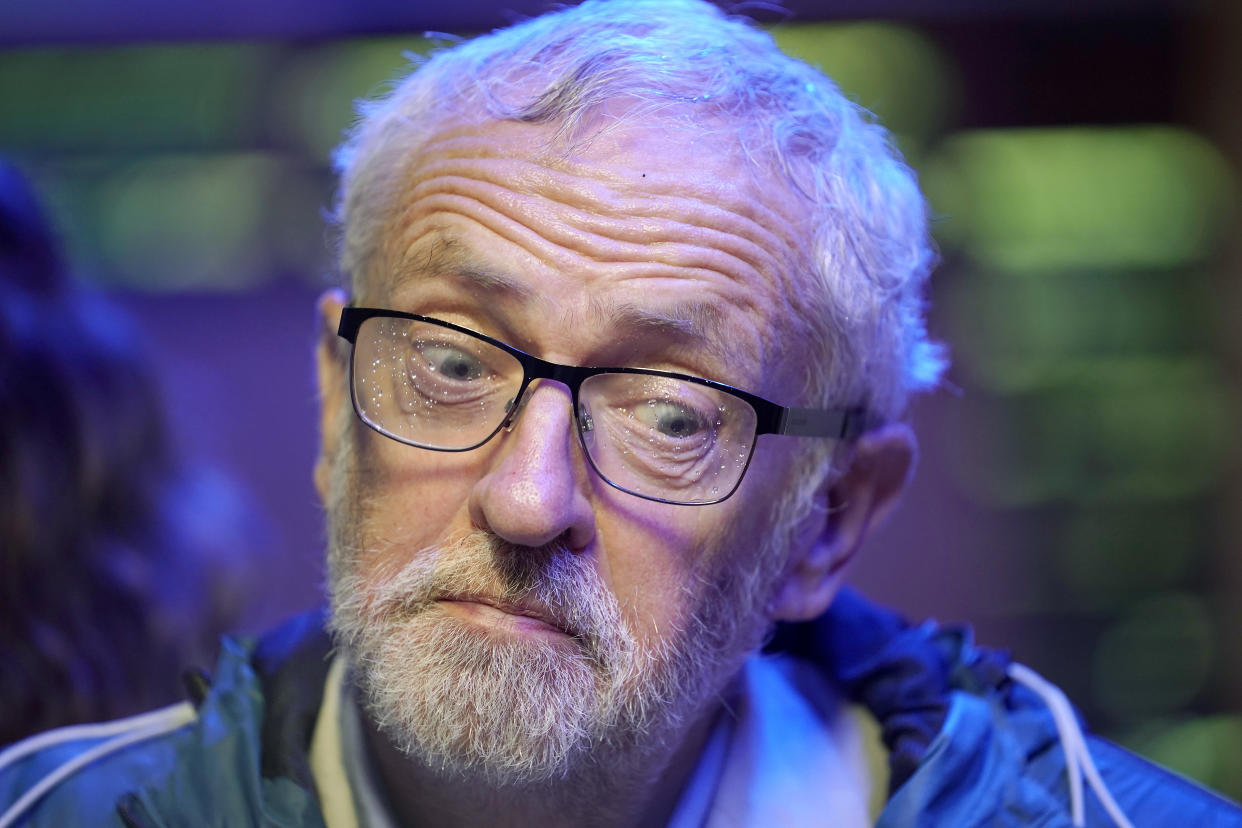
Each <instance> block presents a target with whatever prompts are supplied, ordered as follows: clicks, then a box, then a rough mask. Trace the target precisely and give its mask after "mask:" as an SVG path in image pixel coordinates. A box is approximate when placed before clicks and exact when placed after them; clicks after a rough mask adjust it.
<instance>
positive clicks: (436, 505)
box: [352, 430, 478, 566]
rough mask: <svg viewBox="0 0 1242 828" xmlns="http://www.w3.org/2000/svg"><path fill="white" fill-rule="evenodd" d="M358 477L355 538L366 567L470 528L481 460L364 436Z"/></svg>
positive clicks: (393, 559) (358, 453)
mask: <svg viewBox="0 0 1242 828" xmlns="http://www.w3.org/2000/svg"><path fill="white" fill-rule="evenodd" d="M355 445H356V451H355V457H356V458H357V462H356V464H355V468H354V473H353V476H352V477H353V481H354V482H353V486H354V492H355V496H354V498H353V504H354V508H353V509H352V511H353V519H354V520H355V521H356V522H357V525H356V527H354V531H353V532H352V534H353V535H354V537H356V538H357V542H356V546H357V547H358V548H359V549H360V551H362V555H361V556H360V560H361V562H362V563H363V564H364V565H370V566H376V565H380V564H382V563H392V564H398V565H399V564H400V563H402V562H403V561H404V560H405V559H408V557H409V556H410V555H413V554H415V553H416V552H418V551H419V550H421V549H424V548H426V547H428V546H430V545H432V544H435V543H438V542H440V541H443V540H444V539H445V538H446V537H448V536H449V535H451V534H453V533H464V532H465V531H466V530H467V529H468V528H469V527H468V519H467V518H466V513H467V510H466V503H467V500H468V497H469V494H470V488H471V486H472V485H473V483H474V481H475V480H477V479H478V471H477V468H476V466H477V463H478V458H473V457H470V456H468V455H471V454H474V452H466V453H463V454H451V453H445V452H434V451H427V450H424V449H418V448H415V447H413V446H406V445H402V444H401V443H397V442H395V441H393V440H389V439H387V438H384V437H382V436H380V435H378V434H375V435H373V433H370V432H369V430H368V432H365V433H362V434H361V435H359V439H358V440H357V442H356V444H355Z"/></svg>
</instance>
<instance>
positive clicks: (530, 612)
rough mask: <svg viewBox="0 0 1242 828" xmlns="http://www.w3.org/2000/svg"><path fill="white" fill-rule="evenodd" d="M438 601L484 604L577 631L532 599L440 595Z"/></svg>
mask: <svg viewBox="0 0 1242 828" xmlns="http://www.w3.org/2000/svg"><path fill="white" fill-rule="evenodd" d="M436 600H437V601H452V602H456V603H463V604H482V605H484V606H488V607H492V608H493V609H496V610H499V611H500V612H503V613H505V614H506V615H518V616H523V617H526V618H533V619H534V620H536V621H540V622H542V623H544V624H546V625H548V626H549V627H552V628H553V629H555V630H558V631H560V632H562V633H564V634H565V635H568V636H574V635H575V633H574V632H573V631H572V630H570V629H568V628H567V627H566V626H565V624H564V623H562V622H561V621H560V620H559V619H557V618H556V617H555V616H554V615H553V614H552V613H551V612H549V611H548V609H547V608H545V607H542V606H540V605H538V604H535V603H534V602H532V601H510V600H507V599H503V598H496V597H494V596H490V595H447V594H446V595H440V596H437V597H436Z"/></svg>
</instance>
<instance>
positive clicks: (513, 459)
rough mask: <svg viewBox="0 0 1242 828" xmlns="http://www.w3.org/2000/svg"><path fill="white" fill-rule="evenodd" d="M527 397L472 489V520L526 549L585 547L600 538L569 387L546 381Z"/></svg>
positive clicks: (538, 382) (497, 438)
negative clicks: (553, 545)
mask: <svg viewBox="0 0 1242 828" xmlns="http://www.w3.org/2000/svg"><path fill="white" fill-rule="evenodd" d="M527 394H528V395H529V397H528V399H527V400H526V401H525V404H524V405H523V406H522V408H521V409H520V410H519V411H518V412H517V414H516V418H517V419H516V421H515V422H514V424H513V428H512V431H510V432H509V433H503V432H502V433H501V434H498V435H497V436H496V437H493V438H492V439H493V440H499V441H501V444H500V445H499V446H497V448H496V454H495V455H494V456H493V457H492V458H491V460H490V466H489V468H488V470H487V472H486V473H485V474H484V475H483V477H481V478H480V479H479V481H478V482H477V483H476V484H475V486H474V488H473V489H472V491H471V494H470V517H471V519H472V520H473V522H474V523H475V525H476V526H479V527H480V528H483V529H487V530H490V531H492V532H494V533H495V534H496V535H498V536H500V537H502V538H504V539H505V540H507V541H509V542H510V543H513V544H516V545H519V546H542V545H544V544H546V543H551V542H553V541H555V540H558V539H560V540H561V541H562V542H563V543H565V544H567V545H568V546H569V548H570V549H582V548H584V547H586V545H587V544H589V543H590V542H591V540H592V539H594V537H595V512H594V509H593V508H592V505H591V502H590V500H589V498H588V496H587V491H588V487H589V486H590V479H589V474H590V472H589V471H588V470H587V467H586V462H585V459H584V458H583V457H582V450H581V447H580V446H579V445H578V441H577V438H576V434H575V433H574V424H573V422H572V420H573V412H572V400H571V398H570V394H569V389H567V388H566V387H565V386H563V385H561V384H560V383H551V382H548V381H546V380H539V381H537V383H536V384H535V385H534V387H533V388H532V389H531V390H529V391H528V392H527ZM519 404H521V403H520V401H519Z"/></svg>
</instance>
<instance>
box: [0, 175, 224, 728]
mask: <svg viewBox="0 0 1242 828" xmlns="http://www.w3.org/2000/svg"><path fill="white" fill-rule="evenodd" d="M221 507H226V508H227V503H226V502H225V500H224V499H222V498H221V491H220V490H219V489H218V488H213V486H212V485H210V483H209V482H208V483H206V484H205V483H204V479H201V478H198V477H196V476H194V475H189V474H186V473H184V472H183V471H182V470H180V469H179V468H178V466H177V464H176V463H175V462H174V458H173V453H172V451H171V449H170V443H169V437H168V433H167V430H166V427H165V423H164V420H163V415H162V410H161V407H160V399H159V397H158V393H157V389H156V385H155V383H154V380H153V377H152V375H151V373H150V371H149V369H148V367H147V365H146V364H145V362H144V361H143V360H142V359H141V355H140V351H139V349H138V346H137V344H136V342H135V341H134V338H133V335H132V333H131V331H130V329H129V326H128V325H127V323H126V322H125V320H124V319H122V318H121V317H120V316H118V315H117V314H116V312H115V311H113V310H112V309H111V308H110V307H108V306H107V305H106V304H105V303H104V302H103V301H102V300H100V299H99V298H97V297H94V296H92V295H90V294H87V293H84V292H82V291H80V290H79V289H77V288H76V287H75V286H74V285H73V284H72V283H71V282H70V280H69V279H68V277H67V275H66V271H65V267H64V265H63V262H62V260H61V255H60V253H59V248H58V245H57V243H56V239H55V237H54V233H53V231H52V229H51V227H50V225H49V223H48V222H47V221H46V220H45V218H44V215H43V212H42V211H41V209H40V207H39V205H38V202H37V199H36V198H35V196H34V193H33V192H32V190H31V188H30V186H29V185H28V184H27V183H26V181H25V179H24V178H23V177H22V176H21V175H20V174H19V173H18V172H17V171H16V170H15V169H14V168H13V167H11V166H9V165H7V164H4V163H3V162H0V665H2V666H0V744H5V743H7V742H11V741H14V740H16V739H18V738H21V737H23V736H25V735H28V734H30V733H33V732H37V731H39V730H43V729H46V728H48V727H52V726H59V725H63V724H70V723H75V722H83V721H99V720H104V719H109V718H116V717H118V716H122V715H127V714H130V713H136V712H139V711H142V710H146V709H150V708H151V707H152V706H156V705H160V704H165V703H170V702H173V701H177V700H179V699H180V698H182V697H183V693H182V692H181V689H180V673H181V670H182V669H183V668H184V667H186V666H188V665H194V664H198V665H202V666H210V665H211V663H212V661H213V660H214V653H215V649H216V643H215V642H216V638H217V635H218V634H219V633H220V632H221V631H222V630H223V629H224V628H226V627H228V626H229V625H230V624H231V623H232V622H233V621H234V620H235V619H236V616H237V614H238V610H239V608H240V602H239V599H238V598H237V595H238V594H239V593H238V591H237V590H236V589H235V587H236V586H237V584H238V583H240V581H231V580H230V579H231V577H232V576H234V575H236V574H237V571H236V566H235V561H236V554H235V552H234V551H232V550H228V549H221V548H220V546H221V545H220V544H219V543H218V540H219V538H217V537H213V534H212V533H213V531H216V530H219V528H220V525H219V524H217V525H216V526H215V527H212V526H210V525H208V524H209V523H210V521H211V520H212V517H213V516H214V517H218V516H219V515H218V514H217V513H218V512H219V511H220V508H221ZM213 545H214V547H215V548H213ZM230 556H232V559H231V560H230Z"/></svg>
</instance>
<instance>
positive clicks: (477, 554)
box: [369, 531, 631, 665]
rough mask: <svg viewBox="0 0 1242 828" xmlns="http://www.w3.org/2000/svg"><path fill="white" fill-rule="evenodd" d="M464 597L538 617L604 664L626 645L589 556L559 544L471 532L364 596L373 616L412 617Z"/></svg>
mask: <svg viewBox="0 0 1242 828" xmlns="http://www.w3.org/2000/svg"><path fill="white" fill-rule="evenodd" d="M463 599H464V600H473V601H479V602H482V603H488V604H492V605H494V606H498V607H500V608H502V609H505V610H506V611H511V612H517V613H520V614H526V615H532V616H534V617H537V618H540V619H542V620H544V621H546V622H547V623H549V624H551V625H552V626H554V627H557V628H558V629H560V630H561V631H562V632H564V633H565V634H566V635H568V636H570V637H572V638H574V639H576V640H577V641H578V642H579V644H580V645H581V646H582V648H583V650H584V651H585V653H586V655H587V656H588V657H589V658H590V659H591V660H593V661H596V662H599V663H601V665H602V664H603V663H604V662H610V661H613V660H614V659H615V658H616V655H617V648H618V647H622V648H624V649H626V650H628V649H629V647H628V646H626V645H627V643H628V642H629V641H630V640H631V636H628V635H625V632H626V630H625V625H624V621H623V619H622V616H621V610H620V606H619V604H618V602H617V599H616V597H615V596H614V595H613V594H612V592H611V591H610V590H609V589H608V588H607V586H606V585H605V584H604V582H603V580H602V579H601V578H600V576H599V573H598V572H597V571H596V569H595V566H594V565H593V561H592V559H591V558H590V557H589V556H587V555H583V554H581V553H577V552H573V551H571V550H570V549H569V548H568V547H567V546H565V545H564V544H560V543H550V544H546V545H544V546H539V547H524V546H517V545H515V544H511V543H509V542H507V541H505V540H503V539H502V538H499V537H497V536H496V535H493V534H491V533H488V532H483V531H476V532H472V533H470V534H468V535H465V536H464V537H460V538H457V539H454V540H451V541H448V542H446V543H443V544H440V545H437V546H434V547H430V548H429V549H425V550H423V551H422V552H420V553H418V554H416V555H414V556H413V557H412V558H410V559H409V560H406V561H404V562H403V563H401V564H400V566H399V568H397V569H396V570H395V571H392V572H389V573H386V574H385V575H384V576H383V577H381V578H380V579H379V582H378V583H377V584H376V586H375V587H374V589H373V591H372V600H371V601H370V602H369V603H370V604H371V606H370V610H371V612H372V613H374V614H375V615H376V616H378V617H382V618H409V617H413V616H415V615H419V614H421V613H424V612H427V611H429V610H431V609H432V608H433V607H434V606H435V604H436V602H437V601H440V600H463Z"/></svg>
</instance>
